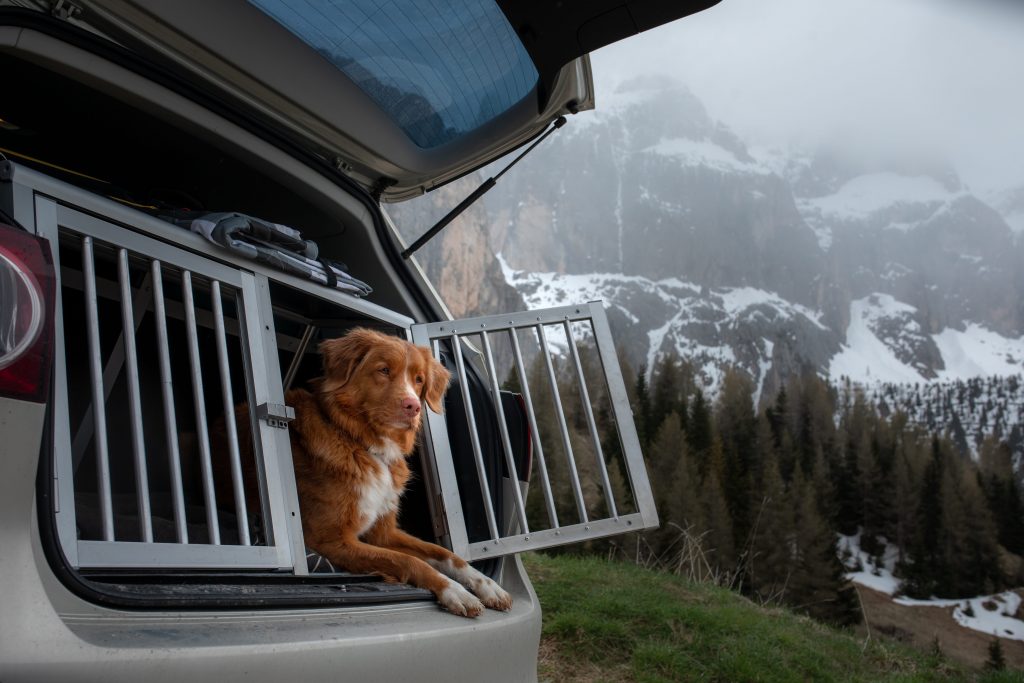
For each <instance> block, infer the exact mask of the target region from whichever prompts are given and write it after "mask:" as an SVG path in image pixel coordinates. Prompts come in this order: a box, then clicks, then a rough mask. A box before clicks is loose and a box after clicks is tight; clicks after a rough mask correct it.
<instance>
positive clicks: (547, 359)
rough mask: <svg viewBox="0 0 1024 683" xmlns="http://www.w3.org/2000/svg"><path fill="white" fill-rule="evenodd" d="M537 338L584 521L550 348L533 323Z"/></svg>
mask: <svg viewBox="0 0 1024 683" xmlns="http://www.w3.org/2000/svg"><path fill="white" fill-rule="evenodd" d="M534 327H535V328H536V330H537V339H538V340H539V341H540V351H541V355H542V356H543V357H544V365H545V367H546V368H547V371H548V381H549V382H550V383H551V396H552V397H553V399H554V401H555V417H557V418H558V428H559V431H560V432H561V436H562V447H563V448H565V457H566V459H567V460H568V461H569V479H570V482H571V483H572V493H573V497H574V498H575V499H576V509H577V510H578V511H579V513H580V521H581V522H586V521H588V520H589V518H588V517H587V506H586V504H585V503H584V502H583V488H582V487H581V486H580V475H579V472H577V471H576V458H574V457H573V455H572V444H571V443H569V426H568V425H567V424H566V422H565V412H564V411H563V410H562V397H561V396H560V395H559V393H558V380H556V379H555V367H554V365H553V364H552V363H551V350H550V349H549V348H548V337H547V334H545V332H544V325H543V324H540V325H535V326H534Z"/></svg>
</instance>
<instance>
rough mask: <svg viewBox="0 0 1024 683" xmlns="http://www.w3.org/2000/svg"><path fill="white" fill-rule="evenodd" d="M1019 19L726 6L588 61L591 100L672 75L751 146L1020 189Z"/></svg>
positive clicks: (976, 8) (975, 12) (902, 10)
mask: <svg viewBox="0 0 1024 683" xmlns="http://www.w3.org/2000/svg"><path fill="white" fill-rule="evenodd" d="M1021 35H1024V10H1021V9H1020V6H1019V5H1018V4H1015V3H1012V2H1010V1H1009V0H974V1H973V2H969V3H968V2H958V1H956V0H828V1H827V2H823V1H822V0H772V2H764V0H723V2H722V3H720V4H719V5H717V6H716V7H713V8H712V9H710V10H707V11H705V12H702V13H701V14H698V15H695V16H693V17H689V18H686V19H683V20H681V21H678V22H674V23H672V24H669V25H667V26H664V27H661V28H658V29H655V30H653V31H650V32H647V33H644V34H641V35H639V36H636V37H634V38H631V39H629V40H626V41H623V42H621V43H618V44H615V45H611V46H609V47H607V48H604V49H603V50H600V51H598V52H596V53H595V54H594V55H593V56H592V59H593V65H594V73H595V79H596V81H597V83H596V85H597V97H598V102H597V106H598V107H600V106H601V99H600V98H601V93H602V92H605V93H607V92H609V91H610V90H612V89H614V87H615V85H616V84H617V83H618V82H620V81H622V80H625V79H627V78H629V77H631V76H632V75H635V74H641V73H651V72H655V73H669V74H672V75H673V76H675V77H677V78H679V79H681V80H682V81H684V82H685V83H686V84H687V85H688V86H689V87H690V88H691V89H692V90H693V92H694V93H695V94H696V95H697V96H698V97H700V98H701V99H702V100H703V101H704V103H705V104H706V105H707V107H708V110H709V112H710V113H711V115H712V116H714V117H715V118H718V119H720V120H722V121H723V122H724V123H726V124H728V125H730V126H731V127H733V128H734V129H735V130H736V131H737V132H738V133H739V134H740V135H741V136H742V137H743V138H745V139H746V140H748V141H749V142H752V143H755V144H767V145H783V144H793V143H797V144H804V145H818V144H822V143H825V144H835V143H837V142H843V143H846V144H849V145H850V146H852V147H857V148H858V149H865V148H868V149H870V148H873V147H874V148H879V149H890V150H891V149H897V150H905V151H906V152H907V153H916V152H919V151H921V150H927V151H928V152H929V153H931V154H933V155H937V156H942V157H944V158H947V159H948V160H949V161H950V162H951V163H953V164H954V165H955V166H956V167H957V168H958V169H959V170H960V172H961V174H962V175H963V176H964V178H965V180H966V181H967V182H968V183H969V184H971V185H972V186H976V187H977V188H978V189H986V188H987V189H994V188H998V187H1006V186H1010V185H1014V184H1024V163H1022V162H1021V160H1022V159H1024V126H1022V125H1021V123H1020V122H1021V121H1024V88H1022V87H1020V84H1021V83H1024V41H1022V40H1021V39H1020V37H1021Z"/></svg>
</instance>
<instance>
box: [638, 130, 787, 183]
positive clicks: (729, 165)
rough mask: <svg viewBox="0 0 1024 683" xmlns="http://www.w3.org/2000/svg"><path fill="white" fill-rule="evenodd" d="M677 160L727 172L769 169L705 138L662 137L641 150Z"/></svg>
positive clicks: (766, 172) (761, 172) (686, 164)
mask: <svg viewBox="0 0 1024 683" xmlns="http://www.w3.org/2000/svg"><path fill="white" fill-rule="evenodd" d="M643 151H645V152H650V153H653V154H658V155H661V156H666V157H672V158H673V159H677V160H679V161H680V162H681V163H682V164H683V165H684V166H705V167H707V168H711V169H714V170H716V171H723V172H728V173H736V172H740V173H755V174H758V175H768V174H770V173H771V171H770V170H769V169H767V168H765V167H763V166H761V165H759V164H757V163H756V162H749V161H743V160H741V159H739V158H737V156H736V155H735V154H734V153H733V152H731V151H729V150H727V149H726V148H724V147H722V146H721V145H718V144H716V143H714V142H712V141H711V140H708V139H707V138H704V139H701V140H691V139H689V138H663V139H662V140H661V141H659V142H658V143H657V144H655V145H652V146H650V147H648V148H647V149H645V150H643Z"/></svg>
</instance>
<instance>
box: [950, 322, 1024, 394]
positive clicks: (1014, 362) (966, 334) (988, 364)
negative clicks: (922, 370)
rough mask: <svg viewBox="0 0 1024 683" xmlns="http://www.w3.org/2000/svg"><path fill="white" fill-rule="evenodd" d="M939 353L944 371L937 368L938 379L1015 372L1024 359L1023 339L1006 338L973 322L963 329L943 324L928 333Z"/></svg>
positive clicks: (1000, 374)
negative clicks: (933, 331) (932, 333)
mask: <svg viewBox="0 0 1024 683" xmlns="http://www.w3.org/2000/svg"><path fill="white" fill-rule="evenodd" d="M932 339H934V340H935V344H936V345H937V346H938V347H939V351H940V352H941V353H942V360H943V361H944V362H945V364H946V369H945V370H940V371H939V379H940V380H953V379H967V378H970V377H987V376H990V375H999V376H1006V375H1015V374H1017V373H1019V372H1020V371H1021V369H1022V368H1021V361H1024V338H1021V339H1007V338H1006V337H1004V336H1002V335H1000V334H998V333H997V332H993V331H992V330H989V329H987V328H985V327H982V326H981V325H978V324H977V323H970V324H968V325H967V329H965V330H964V331H962V332H961V331H960V330H955V329H953V328H949V327H947V328H946V329H944V330H943V331H942V332H940V333H939V334H936V335H932Z"/></svg>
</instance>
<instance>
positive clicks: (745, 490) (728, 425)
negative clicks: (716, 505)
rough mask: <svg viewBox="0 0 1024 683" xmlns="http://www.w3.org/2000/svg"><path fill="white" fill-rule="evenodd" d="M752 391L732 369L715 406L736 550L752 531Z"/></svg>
mask: <svg viewBox="0 0 1024 683" xmlns="http://www.w3.org/2000/svg"><path fill="white" fill-rule="evenodd" d="M753 392H754V387H753V384H752V383H751V382H750V380H749V379H748V378H747V376H746V375H745V374H743V373H741V372H738V371H736V370H730V371H728V372H726V374H725V377H724V378H723V380H722V388H721V390H720V391H719V394H718V399H717V401H716V404H715V417H714V424H715V429H716V433H717V434H718V437H719V439H720V441H721V443H722V458H723V472H722V473H721V478H722V486H723V489H724V491H725V499H726V504H727V505H728V506H729V514H730V515H731V516H732V525H733V533H734V534H735V537H734V543H735V545H736V547H742V546H743V544H744V543H745V541H746V538H747V535H748V533H749V531H750V514H751V512H750V506H751V500H750V497H751V492H750V489H751V468H752V465H753V461H754V457H755V450H756V438H757V418H756V416H755V415H754V408H753V403H752V401H751V397H752V396H753Z"/></svg>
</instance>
